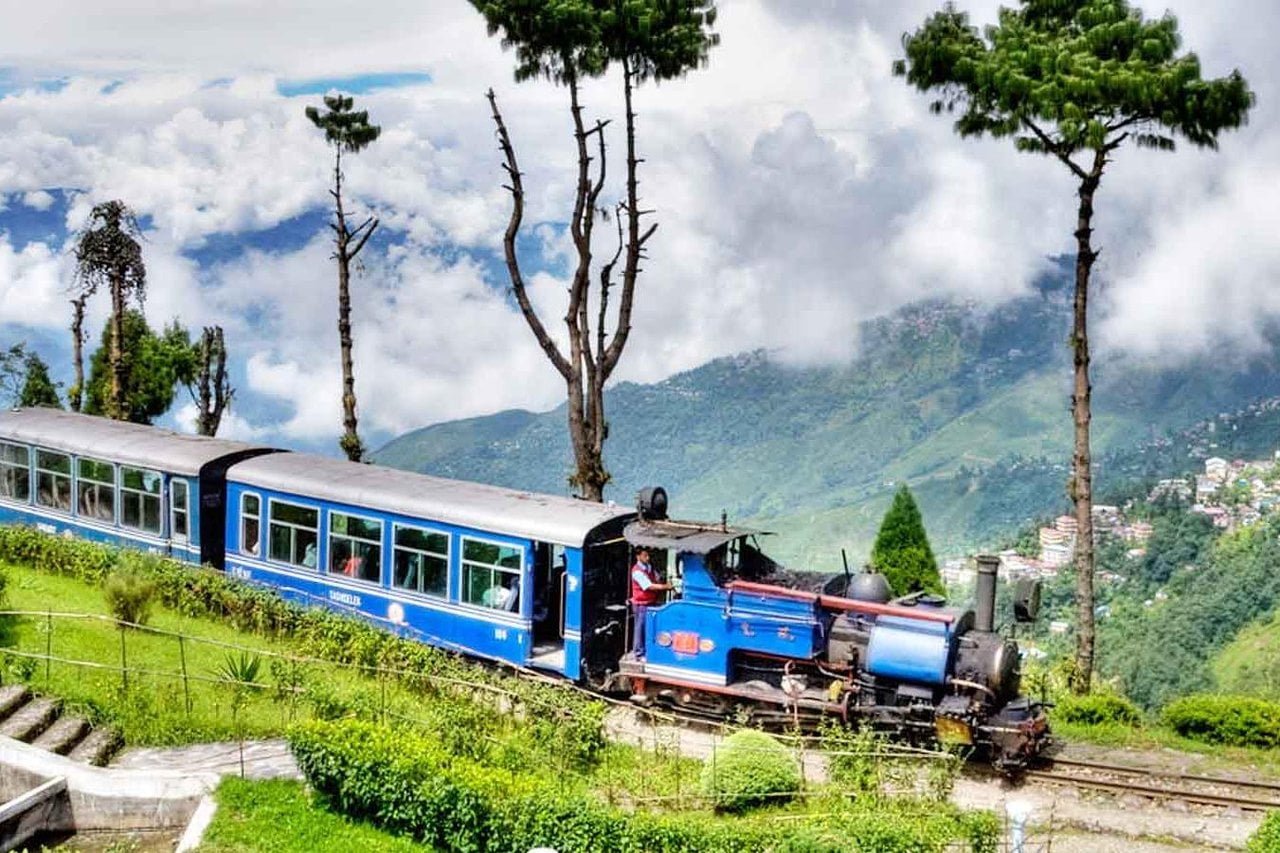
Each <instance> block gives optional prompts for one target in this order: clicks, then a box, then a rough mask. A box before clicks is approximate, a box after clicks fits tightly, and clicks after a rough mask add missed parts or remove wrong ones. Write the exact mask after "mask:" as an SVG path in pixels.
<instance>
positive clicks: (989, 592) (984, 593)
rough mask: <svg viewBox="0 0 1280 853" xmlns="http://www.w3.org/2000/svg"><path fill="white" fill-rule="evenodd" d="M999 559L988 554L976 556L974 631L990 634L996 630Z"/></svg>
mask: <svg viewBox="0 0 1280 853" xmlns="http://www.w3.org/2000/svg"><path fill="white" fill-rule="evenodd" d="M999 569H1000V558H999V557H993V556H991V555H990V554H980V555H978V605H977V613H976V618H975V619H974V626H973V627H974V629H975V630H978V631H987V632H988V633H989V632H992V631H994V630H995V629H996V572H998V571H999Z"/></svg>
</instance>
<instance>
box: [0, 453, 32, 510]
mask: <svg viewBox="0 0 1280 853" xmlns="http://www.w3.org/2000/svg"><path fill="white" fill-rule="evenodd" d="M0 498H7V499H9V500H11V501H21V502H22V503H26V502H27V501H29V500H31V448H29V447H23V446H22V445H21V444H7V443H4V442H0Z"/></svg>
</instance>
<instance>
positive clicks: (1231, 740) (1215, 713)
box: [1161, 694, 1280, 749]
mask: <svg viewBox="0 0 1280 853" xmlns="http://www.w3.org/2000/svg"><path fill="white" fill-rule="evenodd" d="M1161 716H1162V717H1163V719H1164V722H1165V724H1166V725H1168V726H1169V728H1171V729H1173V730H1174V731H1175V732H1177V733H1178V734H1180V735H1182V736H1183V737H1188V738H1191V739H1192V740H1199V741H1204V742H1205V743H1221V744H1226V745H1227V746H1260V747H1263V748H1266V749H1272V748H1275V747H1278V746H1280V704H1277V703H1275V702H1267V701H1265V700H1263V699H1255V698H1253V697H1251V696H1218V695H1209V694H1197V695H1192V696H1184V697H1183V698H1181V699H1178V700H1175V701H1173V702H1170V703H1169V704H1168V705H1166V706H1165V709H1164V711H1163V712H1162V714H1161Z"/></svg>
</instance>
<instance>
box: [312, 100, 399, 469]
mask: <svg viewBox="0 0 1280 853" xmlns="http://www.w3.org/2000/svg"><path fill="white" fill-rule="evenodd" d="M324 105H325V112H323V113H322V112H320V110H319V109H318V108H316V107H307V108H306V115H307V118H308V119H310V120H311V123H312V124H314V125H315V126H316V127H318V128H320V129H321V130H323V131H324V138H325V141H326V142H328V143H329V144H330V145H332V146H333V189H331V190H330V191H329V194H330V195H331V196H333V224H332V225H331V226H330V227H331V228H333V244H334V252H333V257H334V259H335V260H337V262H338V346H339V350H340V355H341V359H342V430H343V432H342V438H341V439H339V440H338V445H339V446H340V447H341V448H342V452H343V453H345V454H347V458H348V459H350V460H351V461H352V462H359V461H360V460H361V458H362V457H363V456H364V452H365V446H364V442H363V441H361V440H360V433H359V430H358V428H357V427H358V423H357V420H356V376H355V368H354V366H353V365H352V358H351V262H352V261H353V260H355V258H356V256H357V255H359V254H360V250H361V249H363V248H364V245H365V243H367V242H369V238H370V237H372V236H373V232H374V231H376V230H377V229H378V220H377V218H376V217H373V216H367V217H365V220H364V222H362V223H360V224H359V225H358V226H356V227H355V228H352V227H351V224H350V223H349V222H348V221H347V213H348V211H347V210H346V209H345V207H344V206H343V203H342V179H343V174H342V154H343V152H344V151H345V152H346V153H348V154H356V153H358V152H360V151H363V150H364V149H365V148H367V147H368V146H369V145H370V144H371V143H373V141H374V140H376V139H377V138H378V137H379V136H380V135H381V134H382V128H381V127H379V126H378V125H376V124H369V113H368V111H367V110H355V109H353V107H354V106H355V99H354V98H351V97H349V96H346V95H325V97H324Z"/></svg>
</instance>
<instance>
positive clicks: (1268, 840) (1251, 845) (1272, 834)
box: [1244, 812, 1280, 853]
mask: <svg viewBox="0 0 1280 853" xmlns="http://www.w3.org/2000/svg"><path fill="white" fill-rule="evenodd" d="M1244 849H1245V851H1246V853H1277V851H1280V812H1267V816H1266V817H1265V818H1263V819H1262V826H1259V827H1258V830H1257V832H1255V833H1254V834H1253V835H1250V836H1249V840H1248V841H1247V842H1245V845H1244Z"/></svg>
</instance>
